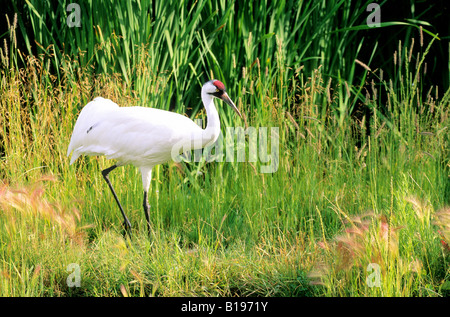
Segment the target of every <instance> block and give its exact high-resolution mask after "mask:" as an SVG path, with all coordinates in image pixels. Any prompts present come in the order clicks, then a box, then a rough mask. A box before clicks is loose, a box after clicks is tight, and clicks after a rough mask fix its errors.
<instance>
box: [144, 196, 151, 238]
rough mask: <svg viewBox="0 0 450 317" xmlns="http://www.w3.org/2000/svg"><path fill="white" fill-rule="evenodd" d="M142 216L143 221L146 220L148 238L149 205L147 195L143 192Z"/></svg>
mask: <svg viewBox="0 0 450 317" xmlns="http://www.w3.org/2000/svg"><path fill="white" fill-rule="evenodd" d="M143 206H144V214H145V219H147V228H148V235H149V236H150V205H149V204H148V194H147V192H146V191H145V190H144V203H143Z"/></svg>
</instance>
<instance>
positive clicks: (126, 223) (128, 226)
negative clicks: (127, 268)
mask: <svg viewBox="0 0 450 317" xmlns="http://www.w3.org/2000/svg"><path fill="white" fill-rule="evenodd" d="M116 167H117V165H115V164H114V165H113V166H111V167H109V168H107V169H104V170H103V171H102V175H103V178H104V179H105V181H106V183H107V184H108V186H109V189H111V192H112V193H113V196H114V198H115V199H116V202H117V205H118V206H119V209H120V212H121V213H122V216H123V219H124V223H123V224H124V226H125V232H126V233H128V235H129V236H130V237H131V223H130V221H129V220H128V218H127V216H126V215H125V212H124V211H123V208H122V205H121V204H120V201H119V198H117V195H116V192H115V191H114V188H113V186H112V184H111V182H110V181H109V178H108V174H109V173H110V172H111V171H112V170H114V169H115V168H116Z"/></svg>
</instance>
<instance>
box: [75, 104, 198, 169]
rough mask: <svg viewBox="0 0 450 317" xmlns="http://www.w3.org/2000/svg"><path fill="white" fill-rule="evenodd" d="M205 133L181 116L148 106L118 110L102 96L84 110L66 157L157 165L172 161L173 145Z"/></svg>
mask: <svg viewBox="0 0 450 317" xmlns="http://www.w3.org/2000/svg"><path fill="white" fill-rule="evenodd" d="M202 132H203V130H202V129H201V128H200V127H199V126H198V125H196V124H195V123H194V122H193V121H191V120H190V119H189V118H187V117H185V116H182V115H180V114H177V113H174V112H169V111H164V110H160V109H154V108H146V107H119V106H118V105H117V104H116V103H114V102H112V101H111V100H108V99H104V98H101V97H97V98H95V99H94V100H93V101H91V102H89V103H88V104H87V105H86V106H85V107H84V108H83V110H82V111H81V113H80V116H79V117H78V120H77V122H76V123H75V127H74V130H73V133H72V138H71V140H70V144H69V147H68V151H67V155H70V153H71V152H72V151H73V155H72V158H71V160H70V164H72V163H73V162H74V161H75V160H76V159H77V158H78V157H79V156H80V155H82V154H84V155H106V157H107V158H108V159H117V160H118V164H121V165H123V164H133V165H135V166H138V167H139V166H154V165H157V164H161V163H164V162H166V161H168V160H170V159H171V151H172V149H173V148H174V146H179V145H181V144H182V145H186V144H187V143H189V144H190V143H191V141H192V140H193V138H196V137H200V138H201V133H202Z"/></svg>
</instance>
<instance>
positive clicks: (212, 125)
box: [202, 91, 220, 147]
mask: <svg viewBox="0 0 450 317" xmlns="http://www.w3.org/2000/svg"><path fill="white" fill-rule="evenodd" d="M213 98H214V97H212V96H211V95H209V94H207V93H206V92H204V91H202V101H203V105H204V106H205V109H206V116H207V120H208V123H207V125H206V129H204V130H203V133H202V145H203V147H204V146H206V145H207V144H208V143H210V144H211V143H213V142H215V141H216V140H217V138H218V137H219V134H220V119H219V114H218V112H217V109H216V106H215V105H214V101H213Z"/></svg>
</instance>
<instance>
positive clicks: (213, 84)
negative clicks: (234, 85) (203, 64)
mask: <svg viewBox="0 0 450 317" xmlns="http://www.w3.org/2000/svg"><path fill="white" fill-rule="evenodd" d="M202 89H203V90H204V91H205V92H206V93H207V94H208V95H211V96H214V97H216V98H219V99H222V100H223V101H225V102H226V103H227V104H228V105H229V106H230V107H231V108H233V110H234V111H235V112H236V113H237V114H238V115H239V117H241V118H242V115H241V113H240V112H239V110H238V108H237V107H236V105H235V104H234V102H233V101H232V100H231V99H230V97H228V94H227V92H226V91H225V85H224V84H223V83H222V82H221V81H218V80H216V79H213V80H210V81H208V82H207V83H205V84H204V85H203V88H202Z"/></svg>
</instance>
